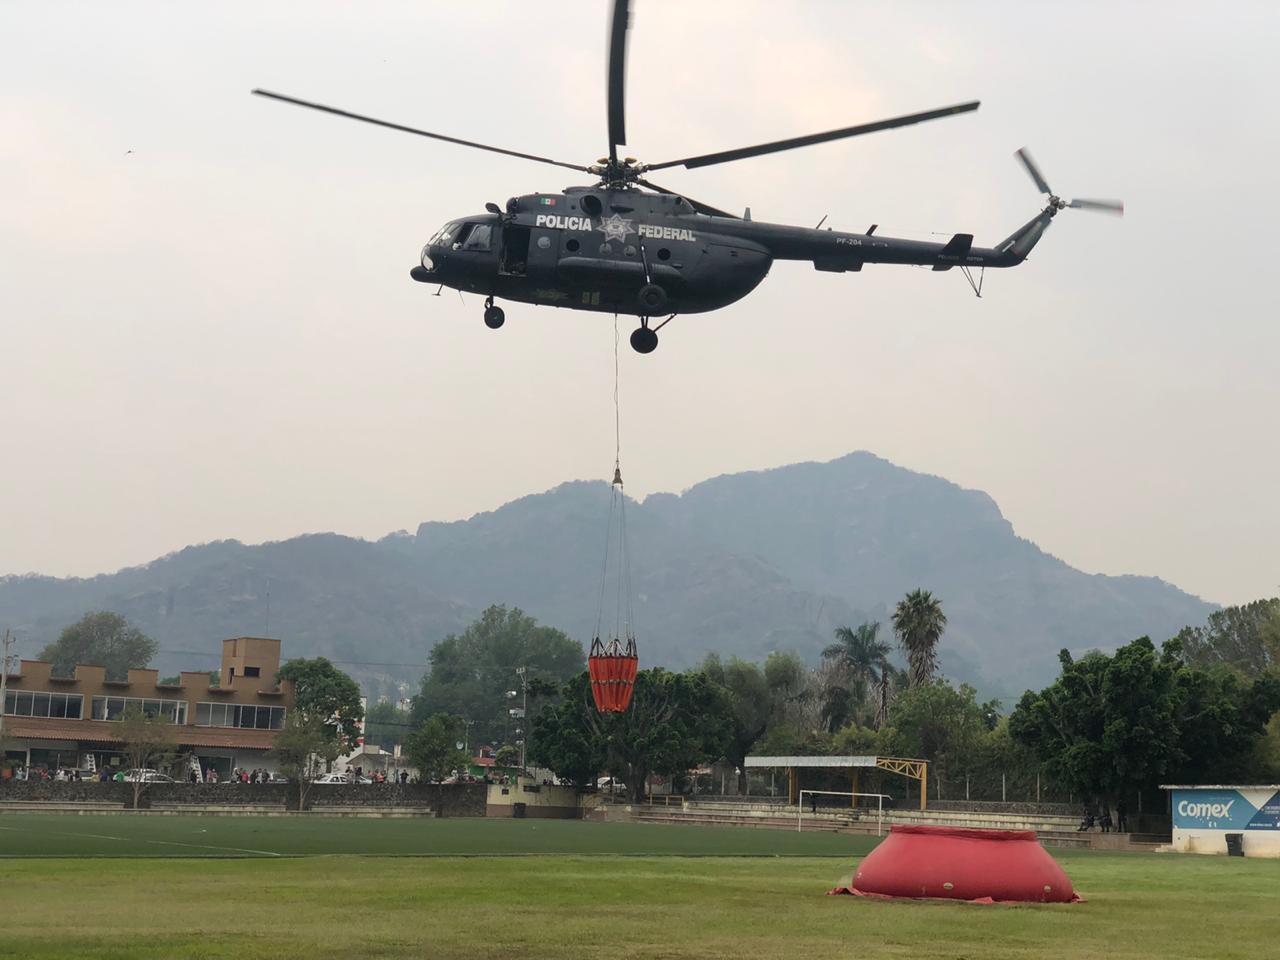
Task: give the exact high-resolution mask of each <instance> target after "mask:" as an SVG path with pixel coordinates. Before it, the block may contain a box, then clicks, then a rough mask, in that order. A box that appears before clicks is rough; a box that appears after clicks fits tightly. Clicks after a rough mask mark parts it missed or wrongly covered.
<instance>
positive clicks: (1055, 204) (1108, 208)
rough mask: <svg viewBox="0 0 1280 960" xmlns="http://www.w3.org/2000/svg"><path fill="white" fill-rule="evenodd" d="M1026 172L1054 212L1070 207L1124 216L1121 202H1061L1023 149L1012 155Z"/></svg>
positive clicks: (1082, 200)
mask: <svg viewBox="0 0 1280 960" xmlns="http://www.w3.org/2000/svg"><path fill="white" fill-rule="evenodd" d="M1014 156H1016V157H1017V158H1018V159H1019V160H1020V161H1021V162H1022V165H1023V167H1025V168H1026V170H1027V175H1028V176H1029V177H1031V179H1032V181H1033V182H1034V183H1035V185H1036V189H1038V190H1039V191H1040V192H1041V193H1043V194H1045V195H1046V196H1047V197H1048V198H1049V206H1051V207H1052V208H1053V209H1054V210H1063V209H1065V208H1067V207H1071V208H1073V209H1076V210H1096V211H1098V212H1099V213H1110V214H1113V215H1115V216H1117V217H1122V216H1124V202H1123V201H1121V200H1084V199H1079V200H1063V199H1062V198H1061V197H1059V196H1058V195H1057V194H1056V193H1054V192H1053V189H1052V188H1051V187H1050V186H1049V181H1047V180H1046V179H1045V178H1044V174H1043V173H1041V172H1040V168H1039V167H1038V166H1037V165H1036V162H1035V160H1033V159H1032V157H1031V153H1030V152H1029V151H1028V150H1027V148H1026V147H1023V148H1022V149H1021V150H1019V151H1018V152H1017V153H1015V154H1014Z"/></svg>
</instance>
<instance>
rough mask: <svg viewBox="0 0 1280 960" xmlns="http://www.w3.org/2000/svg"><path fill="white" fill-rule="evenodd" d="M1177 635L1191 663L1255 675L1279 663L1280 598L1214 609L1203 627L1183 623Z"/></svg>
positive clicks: (1206, 667) (1197, 665) (1176, 638)
mask: <svg viewBox="0 0 1280 960" xmlns="http://www.w3.org/2000/svg"><path fill="white" fill-rule="evenodd" d="M1174 639H1175V640H1177V641H1179V642H1180V643H1181V644H1182V649H1183V652H1184V655H1185V657H1186V660H1187V662H1188V663H1189V664H1191V665H1192V666H1196V667H1202V668H1205V669H1208V668H1210V667H1214V666H1218V665H1223V666H1227V667H1231V668H1232V669H1235V670H1238V671H1241V672H1242V673H1244V674H1245V675H1246V676H1256V675H1258V674H1259V673H1261V672H1262V671H1264V670H1267V669H1269V668H1271V667H1275V666H1280V598H1272V599H1270V600H1255V601H1254V602H1253V603H1248V604H1245V605H1244V606H1240V607H1225V608H1223V609H1222V610H1217V611H1214V612H1213V613H1211V614H1210V615H1209V620H1208V622H1207V623H1206V624H1205V625H1204V626H1203V627H1183V628H1182V629H1181V630H1180V631H1179V632H1178V635H1177V636H1176V637H1175V638H1174Z"/></svg>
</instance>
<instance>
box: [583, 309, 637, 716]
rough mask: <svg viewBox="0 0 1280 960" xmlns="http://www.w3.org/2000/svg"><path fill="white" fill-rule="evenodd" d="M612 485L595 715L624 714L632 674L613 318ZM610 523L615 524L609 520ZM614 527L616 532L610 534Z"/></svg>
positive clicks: (595, 642)
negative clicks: (608, 602) (609, 591)
mask: <svg viewBox="0 0 1280 960" xmlns="http://www.w3.org/2000/svg"><path fill="white" fill-rule="evenodd" d="M613 431H614V459H613V480H612V482H611V483H610V484H609V525H608V528H607V529H606V532H605V541H604V562H603V563H602V564H601V565H600V603H599V606H598V607H597V608H596V630H595V636H594V637H593V638H592V640H591V656H590V657H589V658H588V660H587V664H588V667H589V668H590V673H591V697H592V699H593V700H595V703H596V710H598V711H599V712H600V713H625V712H626V710H627V707H629V706H630V705H631V694H632V691H633V689H634V686H635V681H636V670H637V668H638V666H639V663H640V660H639V657H637V655H636V637H635V633H634V624H635V616H634V610H633V607H632V603H631V552H630V548H629V546H628V544H627V494H626V490H625V489H624V485H623V482H622V415H621V407H620V404H619V401H618V318H617V317H614V319H613ZM615 518H616V521H615ZM615 527H616V531H615ZM611 565H612V567H613V571H612V572H613V580H614V591H613V597H612V600H613V604H612V606H613V611H612V612H613V624H612V631H611V635H610V636H609V639H607V640H601V636H602V628H605V632H610V631H608V624H606V623H605V598H606V590H605V588H606V586H607V585H608V583H609V573H610V569H609V568H610V566H611Z"/></svg>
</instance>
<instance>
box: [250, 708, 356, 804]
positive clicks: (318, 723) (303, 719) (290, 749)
mask: <svg viewBox="0 0 1280 960" xmlns="http://www.w3.org/2000/svg"><path fill="white" fill-rule="evenodd" d="M341 753H342V748H341V746H340V745H339V741H338V739H337V737H336V736H335V735H334V731H333V730H332V729H331V727H330V726H329V725H328V724H326V723H325V721H324V719H323V718H322V717H321V716H319V715H316V714H309V713H307V712H306V711H302V710H293V711H290V712H289V715H288V716H287V717H285V721H284V729H283V730H280V731H279V732H278V733H276V735H275V740H274V742H273V744H272V747H271V750H270V751H269V752H268V756H270V757H271V758H273V759H274V760H275V761H276V764H277V766H279V768H280V772H281V773H283V774H284V775H285V776H286V777H288V778H289V779H290V780H292V781H293V782H294V783H295V784H297V787H298V809H299V810H304V809H306V804H307V795H308V794H309V793H310V792H311V786H312V784H313V782H314V781H315V778H316V777H317V776H318V775H319V774H320V773H322V772H323V771H324V770H325V769H326V768H327V767H328V765H329V764H331V763H333V761H334V760H336V759H338V756H339V755H340V754H341Z"/></svg>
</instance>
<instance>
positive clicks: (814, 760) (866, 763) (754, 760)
mask: <svg viewBox="0 0 1280 960" xmlns="http://www.w3.org/2000/svg"><path fill="white" fill-rule="evenodd" d="M878 759H879V757H747V759H746V762H745V763H744V766H747V767H797V768H799V767H839V768H848V767H874V766H875V765H876V761H877V760H878Z"/></svg>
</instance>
